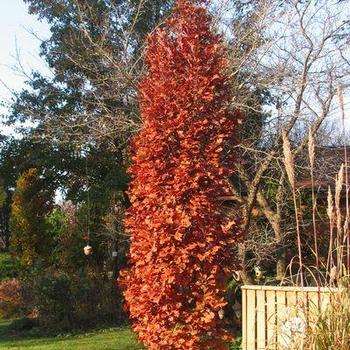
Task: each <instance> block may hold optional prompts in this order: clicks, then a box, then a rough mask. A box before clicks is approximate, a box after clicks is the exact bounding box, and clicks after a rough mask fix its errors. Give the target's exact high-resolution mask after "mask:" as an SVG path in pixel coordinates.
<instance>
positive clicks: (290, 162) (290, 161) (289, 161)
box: [282, 131, 304, 286]
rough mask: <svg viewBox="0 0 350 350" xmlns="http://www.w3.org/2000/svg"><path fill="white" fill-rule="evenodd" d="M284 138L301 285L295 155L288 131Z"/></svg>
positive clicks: (301, 261)
mask: <svg viewBox="0 0 350 350" xmlns="http://www.w3.org/2000/svg"><path fill="white" fill-rule="evenodd" d="M282 140H283V155H284V164H285V168H286V172H287V176H288V180H289V183H290V185H291V189H292V196H293V203H294V212H295V222H296V230H297V240H298V255H299V270H298V276H299V274H300V282H301V286H304V277H303V258H302V251H301V237H300V225H299V216H298V206H297V196H296V191H295V174H294V157H293V153H292V151H291V146H290V142H289V139H288V136H287V133H286V131H283V132H282Z"/></svg>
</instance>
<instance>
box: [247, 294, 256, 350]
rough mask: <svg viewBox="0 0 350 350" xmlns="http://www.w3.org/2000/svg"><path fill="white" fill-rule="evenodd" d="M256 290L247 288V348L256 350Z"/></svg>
mask: <svg viewBox="0 0 350 350" xmlns="http://www.w3.org/2000/svg"><path fill="white" fill-rule="evenodd" d="M255 292H256V291H255V290H247V340H246V341H247V350H256V347H255V344H256V332H255V327H256V303H255V298H256V295H255Z"/></svg>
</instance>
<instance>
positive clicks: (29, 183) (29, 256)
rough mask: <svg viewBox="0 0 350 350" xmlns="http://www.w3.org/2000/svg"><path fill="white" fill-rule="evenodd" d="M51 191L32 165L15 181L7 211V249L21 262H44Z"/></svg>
mask: <svg viewBox="0 0 350 350" xmlns="http://www.w3.org/2000/svg"><path fill="white" fill-rule="evenodd" d="M52 200H53V193H51V191H49V190H47V189H46V188H45V186H44V183H43V179H41V177H40V173H39V171H38V170H37V169H35V168H31V169H29V170H27V171H26V172H24V173H23V174H22V175H21V176H20V177H19V178H18V180H17V183H16V190H15V192H14V194H13V199H12V205H11V214H10V231H11V239H10V249H11V251H12V253H13V254H14V255H15V256H16V257H17V258H18V259H19V260H20V262H21V263H22V264H23V265H32V264H33V263H35V262H37V261H38V260H41V261H45V260H46V259H47V258H48V256H49V254H50V245H51V243H52V239H51V237H50V234H49V232H48V223H47V215H48V213H49V212H50V210H51V209H52Z"/></svg>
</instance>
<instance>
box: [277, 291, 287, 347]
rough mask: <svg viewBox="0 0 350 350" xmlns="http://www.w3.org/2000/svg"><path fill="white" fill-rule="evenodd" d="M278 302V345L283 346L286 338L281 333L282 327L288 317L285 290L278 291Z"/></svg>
mask: <svg viewBox="0 0 350 350" xmlns="http://www.w3.org/2000/svg"><path fill="white" fill-rule="evenodd" d="M276 302H277V306H276V309H277V344H283V343H284V338H283V335H282V333H281V331H280V330H281V326H282V323H283V322H284V320H285V317H286V293H285V292H284V291H283V290H278V291H277V292H276Z"/></svg>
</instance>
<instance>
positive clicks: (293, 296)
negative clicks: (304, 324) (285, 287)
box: [286, 291, 298, 308]
mask: <svg viewBox="0 0 350 350" xmlns="http://www.w3.org/2000/svg"><path fill="white" fill-rule="evenodd" d="M286 297H287V306H289V307H291V308H296V307H297V306H298V302H297V292H294V291H290V292H286Z"/></svg>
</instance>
